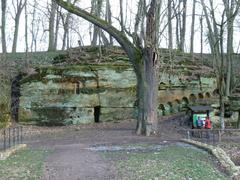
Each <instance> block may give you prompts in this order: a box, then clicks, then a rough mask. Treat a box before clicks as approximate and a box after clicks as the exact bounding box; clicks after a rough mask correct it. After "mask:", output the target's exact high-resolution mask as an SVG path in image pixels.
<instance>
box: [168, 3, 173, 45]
mask: <svg viewBox="0 0 240 180" xmlns="http://www.w3.org/2000/svg"><path fill="white" fill-rule="evenodd" d="M172 48H173V38H172V0H168V49H172Z"/></svg>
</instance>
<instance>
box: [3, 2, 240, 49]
mask: <svg viewBox="0 0 240 180" xmlns="http://www.w3.org/2000/svg"><path fill="white" fill-rule="evenodd" d="M66 1H67V2H71V3H73V4H76V5H77V6H79V7H81V8H83V9H85V10H87V11H88V12H91V13H93V14H95V15H96V16H98V17H101V18H102V19H105V20H106V21H108V22H110V23H111V24H113V25H114V26H115V27H117V28H118V29H119V30H121V31H124V32H125V33H126V34H128V35H130V34H131V33H133V32H134V31H135V28H136V27H134V23H135V21H136V19H138V18H141V17H137V13H138V11H139V6H145V7H146V8H145V9H147V7H149V1H148V0H131V1H128V0H120V1H116V0H92V1H84V0H66ZM159 2H161V3H160V7H159V8H160V13H159V15H158V16H159V21H160V23H159V29H158V43H159V46H160V47H161V48H174V49H179V50H181V51H184V52H198V53H201V52H205V53H206V52H208V53H210V52H212V49H211V43H214V42H212V41H213V39H212V38H211V30H210V29H209V28H210V27H211V28H212V29H214V33H216V32H215V31H218V34H215V37H216V38H217V39H219V38H221V37H220V29H221V24H222V25H223V31H224V32H223V39H225V41H224V52H227V46H228V44H227V43H228V41H229V39H228V38H227V36H228V35H227V34H228V33H227V32H228V23H227V21H228V20H231V27H232V30H231V31H232V32H231V34H233V36H234V38H233V40H232V44H233V52H234V53H239V44H240V36H239V30H240V23H239V22H240V21H239V20H240V19H239V13H238V8H239V7H238V6H239V4H238V1H235V0H231V1H226V0H220V1H219V0H210V1H206V0H200V1H196V0H191V1H190V0H183V1H182V0H162V1H159ZM0 5H1V21H0V22H1V25H0V27H1V36H0V38H1V43H0V51H1V52H6V51H7V52H17V51H29V52H30V51H31V52H36V51H47V50H49V51H55V50H66V49H68V48H70V47H76V46H79V45H81V46H86V45H99V44H103V45H106V44H112V43H113V44H115V45H116V44H117V42H116V41H115V40H114V39H113V38H112V37H111V36H109V35H108V34H107V33H106V32H104V31H102V30H99V28H97V27H96V26H94V25H92V24H91V23H89V22H87V21H85V20H83V19H82V18H80V17H78V16H76V15H73V14H71V13H69V12H67V11H66V10H64V9H63V8H61V7H60V6H58V5H57V4H56V3H55V2H54V1H53V0H48V1H47V0H43V1H37V0H15V1H9V0H1V4H0ZM205 10H206V11H205ZM142 13H144V12H142ZM208 20H210V25H209V23H208ZM215 25H216V29H215V27H214V26H215ZM138 33H139V34H140V33H146V32H144V31H143V32H142V31H141V29H139V30H138ZM230 41H231V40H230Z"/></svg>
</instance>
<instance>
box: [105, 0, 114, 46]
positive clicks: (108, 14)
mask: <svg viewBox="0 0 240 180" xmlns="http://www.w3.org/2000/svg"><path fill="white" fill-rule="evenodd" d="M105 21H107V22H108V23H109V24H112V11H111V5H110V2H109V0H106V16H105ZM109 44H110V45H113V37H112V36H111V35H109Z"/></svg>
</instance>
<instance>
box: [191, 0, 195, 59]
mask: <svg viewBox="0 0 240 180" xmlns="http://www.w3.org/2000/svg"><path fill="white" fill-rule="evenodd" d="M195 7H196V1H195V0H193V8H192V26H191V38H190V42H191V43H190V54H191V56H192V58H193V47H194V34H195Z"/></svg>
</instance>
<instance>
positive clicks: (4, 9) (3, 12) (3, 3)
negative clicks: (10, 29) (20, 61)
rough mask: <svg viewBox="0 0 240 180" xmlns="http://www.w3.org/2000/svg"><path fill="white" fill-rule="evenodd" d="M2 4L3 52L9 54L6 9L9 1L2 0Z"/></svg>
mask: <svg viewBox="0 0 240 180" xmlns="http://www.w3.org/2000/svg"><path fill="white" fill-rule="evenodd" d="M1 3H2V27H1V35H2V52H3V53H6V52H7V44H6V7H7V0H1Z"/></svg>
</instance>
